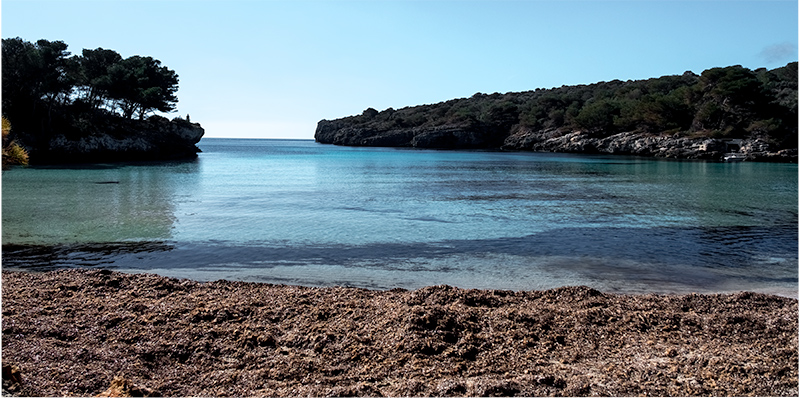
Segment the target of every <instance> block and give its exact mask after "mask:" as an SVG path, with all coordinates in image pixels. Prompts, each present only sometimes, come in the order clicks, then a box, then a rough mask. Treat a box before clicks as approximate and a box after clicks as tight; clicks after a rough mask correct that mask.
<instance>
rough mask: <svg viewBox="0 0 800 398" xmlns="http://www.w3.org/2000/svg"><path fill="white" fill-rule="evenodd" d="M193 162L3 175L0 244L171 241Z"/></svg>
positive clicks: (34, 169) (189, 184) (16, 171)
mask: <svg viewBox="0 0 800 398" xmlns="http://www.w3.org/2000/svg"><path fill="white" fill-rule="evenodd" d="M197 168H198V163H197V162H196V161H190V162H157V163H129V164H122V165H115V166H109V165H88V166H69V167H59V168H55V167H29V168H14V169H11V170H6V171H3V244H4V245H8V244H59V243H102V242H120V241H140V240H165V239H169V238H171V235H172V229H173V226H174V223H175V220H176V217H175V208H176V200H178V198H179V197H181V196H182V195H181V193H182V192H184V191H186V190H191V189H192V186H193V185H196V184H197V178H198V177H197Z"/></svg>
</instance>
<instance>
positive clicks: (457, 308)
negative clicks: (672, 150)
mask: <svg viewBox="0 0 800 398" xmlns="http://www.w3.org/2000/svg"><path fill="white" fill-rule="evenodd" d="M2 275H3V292H2V294H3V354H2V355H3V365H4V367H5V366H7V365H8V366H11V365H13V366H16V367H17V369H18V370H19V373H18V374H17V376H18V377H19V379H18V381H21V383H17V384H14V383H13V382H12V381H11V380H6V378H7V377H6V374H5V373H6V372H4V383H3V384H4V388H5V387H8V388H10V389H9V390H8V392H11V393H12V394H21V395H48V396H54V395H83V396H86V395H97V394H100V393H102V392H104V391H106V390H107V389H109V387H110V385H111V383H112V380H114V379H115V377H117V381H116V382H115V385H116V386H117V387H118V389H122V390H124V391H122V390H120V391H121V392H122V393H125V392H127V393H128V394H141V395H154V394H162V395H164V396H190V395H191V396H198V395H206V396H210V395H213V396H224V395H228V396H230V395H237V396H253V395H267V396H297V395H313V396H322V395H338V396H342V395H360V396H377V395H383V396H433V395H436V396H448V395H458V396H464V395H468V396H490V395H523V396H536V395H548V396H553V395H571V396H588V395H612V396H622V395H626V396H632V395H641V394H647V395H662V396H665V395H684V396H686V395H762V396H783V395H785V396H796V395H797V394H798V338H797V336H798V310H797V308H798V302H797V299H795V298H786V297H779V296H771V295H765V294H759V293H749V292H742V293H737V294H707V295H697V294H689V295H654V294H648V295H620V294H609V293H602V292H599V291H597V290H594V289H590V288H587V287H562V288H558V289H551V290H546V291H520V292H514V291H501V290H476V289H459V288H454V287H450V286H444V285H442V286H431V287H426V288H422V289H418V290H413V291H410V290H403V289H393V290H389V291H372V290H366V289H360V288H344V287H327V288H313V287H301V286H290V285H270V284H261V283H253V282H227V281H216V282H203V283H201V282H195V281H190V280H182V279H174V278H167V277H161V276H157V275H152V274H123V273H119V272H112V271H105V270H61V271H50V272H44V273H27V272H25V273H24V272H8V271H5V270H4V271H3V273H2ZM106 392H107V391H106ZM117 393H119V392H117ZM4 395H5V394H4Z"/></svg>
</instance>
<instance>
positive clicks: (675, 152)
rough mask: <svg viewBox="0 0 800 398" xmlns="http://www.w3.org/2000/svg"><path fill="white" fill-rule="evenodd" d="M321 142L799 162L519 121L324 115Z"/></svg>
mask: <svg viewBox="0 0 800 398" xmlns="http://www.w3.org/2000/svg"><path fill="white" fill-rule="evenodd" d="M315 138H316V140H317V142H320V143H323V144H335V145H348V146H383V147H414V148H438V149H501V150H513V151H539V152H568V153H606V154H613V155H634V156H647V157H659V158H676V159H703V160H721V159H722V157H723V156H724V155H725V153H728V152H732V151H735V152H740V153H742V154H744V155H746V156H747V160H752V161H771V162H793V163H796V162H797V149H784V150H778V149H777V148H774V147H773V145H771V144H770V143H769V142H767V141H766V140H763V139H761V138H752V139H744V140H737V141H736V142H737V144H736V145H731V144H730V140H723V139H716V138H709V137H697V138H692V137H686V136H681V135H678V134H676V135H652V134H646V133H639V132H624V133H618V134H612V135H606V134H603V133H602V132H600V133H597V132H595V133H591V132H586V131H565V130H559V129H545V130H531V129H528V128H525V127H520V126H516V127H515V128H514V129H512V130H511V132H510V133H508V132H505V133H504V132H501V131H497V130H496V129H491V128H489V127H487V126H480V125H463V126H462V125H452V126H437V127H413V128H395V129H388V130H381V129H375V128H368V127H359V126H352V125H350V124H348V123H343V122H340V121H338V120H323V121H320V122H319V124H318V126H317V131H316V134H315Z"/></svg>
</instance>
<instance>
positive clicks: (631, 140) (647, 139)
mask: <svg viewBox="0 0 800 398" xmlns="http://www.w3.org/2000/svg"><path fill="white" fill-rule="evenodd" d="M502 148H503V149H507V150H530V151H548V152H572V153H607V154H614V155H635V156H648V157H659V158H676V159H705V160H720V159H722V157H723V156H724V155H725V154H726V153H728V152H737V153H741V154H743V155H745V156H746V157H747V160H753V161H771V162H793V163H796V162H797V149H783V150H778V149H775V148H773V145H772V144H770V143H768V142H767V141H765V140H763V139H761V138H757V137H756V138H749V139H742V140H724V139H716V138H709V137H699V138H691V137H685V136H681V135H677V134H676V135H652V134H645V133H638V132H626V133H619V134H613V135H610V136H603V135H601V136H599V137H598V136H594V135H593V134H590V133H587V132H582V131H570V132H566V133H564V132H561V131H556V130H542V131H532V130H529V129H524V128H518V129H516V130H515V131H514V132H513V133H512V134H510V135H509V136H508V137H507V138H506V139H505V141H504V143H503V146H502Z"/></svg>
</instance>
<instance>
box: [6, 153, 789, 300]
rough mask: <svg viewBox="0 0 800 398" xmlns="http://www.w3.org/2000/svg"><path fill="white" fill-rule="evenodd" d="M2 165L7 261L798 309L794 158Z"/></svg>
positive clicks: (423, 156)
mask: <svg viewBox="0 0 800 398" xmlns="http://www.w3.org/2000/svg"><path fill="white" fill-rule="evenodd" d="M199 146H200V148H201V149H202V150H203V153H201V154H200V156H199V158H198V159H197V160H196V161H191V162H162V163H141V164H124V165H118V164H117V165H112V164H97V165H84V166H73V167H29V168H13V169H11V170H6V171H3V172H2V199H3V202H2V205H3V207H2V214H3V223H2V233H3V249H4V250H3V268H4V269H32V270H45V269H54V268H66V267H97V268H100V267H102V268H107V269H113V270H119V271H125V272H150V273H158V274H162V275H166V276H172V277H181V278H191V279H197V280H216V279H232V280H245V281H259V282H270V283H286V284H301V285H311V286H328V285H346V286H357V287H366V288H375V289H388V288H394V287H402V288H409V289H414V288H419V287H422V286H427V285H438V284H449V285H454V286H459V287H464V288H498V289H513V290H532V289H547V288H553V287H558V286H564V285H588V286H591V287H594V288H597V289H600V290H603V291H610V292H625V293H645V292H656V293H686V292H700V293H708V292H727V291H739V290H753V291H761V292H768V293H777V294H783V295H788V296H795V297H796V296H797V289H798V281H797V275H798V261H797V259H798V223H797V220H798V218H797V213H798V186H797V177H798V170H797V165H793V164H767V163H747V162H744V163H735V164H725V163H710V162H690V161H665V160H650V159H641V158H632V157H618V156H613V157H612V156H587V155H564V154H545V153H516V152H511V153H509V152H487V151H431V150H412V149H390V148H351V147H336V146H329V145H321V144H317V143H315V142H313V141H293V140H238V139H237V140H233V139H203V140H202V141H201V142H200V144H199Z"/></svg>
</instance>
